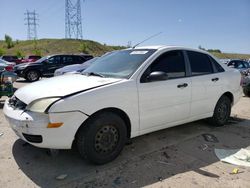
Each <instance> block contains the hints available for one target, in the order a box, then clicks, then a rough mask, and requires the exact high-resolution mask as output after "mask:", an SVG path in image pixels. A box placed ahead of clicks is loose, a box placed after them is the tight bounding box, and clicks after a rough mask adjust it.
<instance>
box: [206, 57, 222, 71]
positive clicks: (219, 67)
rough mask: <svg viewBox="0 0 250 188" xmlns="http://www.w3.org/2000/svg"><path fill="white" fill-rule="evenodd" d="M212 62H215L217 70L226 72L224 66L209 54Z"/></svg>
mask: <svg viewBox="0 0 250 188" xmlns="http://www.w3.org/2000/svg"><path fill="white" fill-rule="evenodd" d="M209 58H210V60H211V62H212V63H213V64H214V68H215V72H224V71H225V70H224V69H223V68H222V66H221V65H220V64H219V63H218V62H217V61H215V59H214V58H212V57H211V56H209Z"/></svg>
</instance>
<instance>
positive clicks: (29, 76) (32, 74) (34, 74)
mask: <svg viewBox="0 0 250 188" xmlns="http://www.w3.org/2000/svg"><path fill="white" fill-rule="evenodd" d="M39 78H40V73H39V72H38V71H36V70H29V71H28V72H27V73H26V75H25V79H26V80H28V81H29V82H34V81H37V80H39Z"/></svg>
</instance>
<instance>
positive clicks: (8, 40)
mask: <svg viewBox="0 0 250 188" xmlns="http://www.w3.org/2000/svg"><path fill="white" fill-rule="evenodd" d="M4 38H5V43H6V44H7V48H8V49H9V48H12V47H14V43H13V40H12V38H11V37H10V36H9V35H7V34H5V36H4Z"/></svg>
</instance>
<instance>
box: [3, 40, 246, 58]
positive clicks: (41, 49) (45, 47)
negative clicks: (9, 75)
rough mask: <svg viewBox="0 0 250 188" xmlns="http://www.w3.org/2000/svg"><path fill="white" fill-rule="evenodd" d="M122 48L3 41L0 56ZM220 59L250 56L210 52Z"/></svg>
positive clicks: (89, 43) (79, 42) (85, 42)
mask: <svg viewBox="0 0 250 188" xmlns="http://www.w3.org/2000/svg"><path fill="white" fill-rule="evenodd" d="M123 48H125V47H124V46H110V45H105V44H100V43H98V42H95V41H91V40H74V39H40V40H36V41H32V40H27V41H15V42H14V47H12V48H10V49H7V47H6V44H5V42H4V41H0V55H1V54H2V53H4V54H8V55H18V56H26V55H31V54H34V55H42V56H45V55H50V54H63V53H65V54H75V53H88V54H92V55H94V56H100V55H102V54H104V53H106V52H109V51H113V50H119V49H123ZM211 53H212V54H213V55H215V56H216V57H218V58H221V59H238V58H239V59H250V54H237V53H218V52H211Z"/></svg>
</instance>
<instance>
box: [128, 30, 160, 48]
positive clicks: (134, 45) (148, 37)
mask: <svg viewBox="0 0 250 188" xmlns="http://www.w3.org/2000/svg"><path fill="white" fill-rule="evenodd" d="M160 34H162V32H159V33H156V34H154V35H152V36H150V37H148V38H146V39H145V40H143V41H141V42H139V43H137V44H136V45H134V46H133V47H132V49H134V48H135V47H136V46H139V45H140V44H142V43H144V42H146V41H148V40H150V39H152V38H154V37H156V36H158V35H160Z"/></svg>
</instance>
